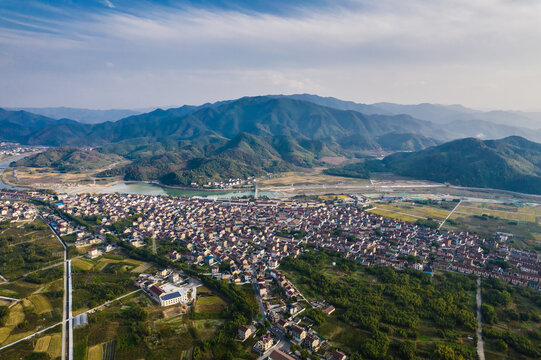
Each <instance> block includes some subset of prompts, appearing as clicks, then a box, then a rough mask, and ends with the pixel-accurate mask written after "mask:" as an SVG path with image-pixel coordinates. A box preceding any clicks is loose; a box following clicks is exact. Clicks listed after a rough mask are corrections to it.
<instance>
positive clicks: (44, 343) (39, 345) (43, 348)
mask: <svg viewBox="0 0 541 360" xmlns="http://www.w3.org/2000/svg"><path fill="white" fill-rule="evenodd" d="M51 338H52V336H49V335H46V336H43V337H40V338H39V339H38V341H36V346H34V352H47V350H48V349H49V344H50V343H51Z"/></svg>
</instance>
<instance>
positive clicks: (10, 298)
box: [0, 296, 21, 302]
mask: <svg viewBox="0 0 541 360" xmlns="http://www.w3.org/2000/svg"><path fill="white" fill-rule="evenodd" d="M0 299H1V300H9V301H17V302H18V301H21V299H15V298H12V297H8V296H0Z"/></svg>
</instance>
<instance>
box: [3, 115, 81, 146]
mask: <svg viewBox="0 0 541 360" xmlns="http://www.w3.org/2000/svg"><path fill="white" fill-rule="evenodd" d="M68 124H69V126H77V125H78V123H77V122H76V121H73V120H68V119H62V120H56V119H51V118H48V117H46V116H41V115H36V114H33V113H29V112H27V111H22V110H20V111H8V110H4V109H1V108H0V141H2V140H3V141H14V142H23V143H24V142H26V139H27V138H28V137H30V136H31V135H32V134H34V133H35V132H36V131H39V130H40V129H43V128H47V127H49V128H52V127H56V126H59V125H68Z"/></svg>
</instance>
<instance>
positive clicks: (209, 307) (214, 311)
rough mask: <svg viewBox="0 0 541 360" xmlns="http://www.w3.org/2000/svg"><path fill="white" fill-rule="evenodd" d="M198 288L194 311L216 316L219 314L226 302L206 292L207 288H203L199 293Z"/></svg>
mask: <svg viewBox="0 0 541 360" xmlns="http://www.w3.org/2000/svg"><path fill="white" fill-rule="evenodd" d="M200 288H204V287H200ZM200 288H198V294H197V300H196V302H195V313H197V314H198V315H201V316H216V315H218V314H220V313H221V312H222V311H223V310H224V309H225V307H226V306H227V303H226V302H225V301H224V300H223V299H222V298H221V297H219V296H217V295H215V294H213V293H212V292H208V291H207V290H208V289H207V288H204V289H203V290H202V291H203V292H202V293H201V292H200V291H199V289H200Z"/></svg>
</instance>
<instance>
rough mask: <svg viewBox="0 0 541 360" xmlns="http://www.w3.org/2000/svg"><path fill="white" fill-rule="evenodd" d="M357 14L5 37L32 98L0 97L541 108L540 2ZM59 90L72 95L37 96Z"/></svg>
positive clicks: (366, 6)
mask: <svg viewBox="0 0 541 360" xmlns="http://www.w3.org/2000/svg"><path fill="white" fill-rule="evenodd" d="M352 3H354V6H349V7H347V8H346V7H345V6H344V7H338V6H335V7H331V8H325V9H319V10H318V9H315V10H314V9H312V10H304V11H301V12H299V13H297V14H296V16H295V17H284V16H278V15H269V14H257V13H241V12H235V11H226V10H220V11H218V10H216V11H210V10H198V9H193V8H188V9H186V8H184V9H178V8H163V7H153V8H149V9H144V11H141V12H140V13H137V12H134V13H131V14H126V13H122V12H118V11H116V12H105V13H101V14H96V15H94V16H92V17H91V18H90V20H81V21H73V22H70V23H65V24H63V25H62V28H61V30H62V35H54V34H43V33H41V34H36V33H28V32H21V31H17V32H15V31H3V32H2V34H0V46H2V47H3V51H4V52H8V53H10V54H11V56H10V58H11V59H12V61H10V62H9V63H8V64H7V65H6V66H3V67H2V68H0V76H2V77H8V78H12V77H13V78H18V79H19V81H18V82H17V81H13V82H12V83H10V84H11V85H10V86H14V87H19V88H21V87H23V86H26V87H25V89H26V91H24V92H23V91H21V93H23V95H22V96H20V97H15V96H14V95H12V94H15V93H17V91H10V90H9V89H5V87H4V89H0V98H2V99H3V101H5V102H6V105H12V106H15V105H35V106H38V105H39V106H42V105H43V106H45V105H60V104H63V105H74V104H76V105H77V106H97V107H103V106H104V104H107V106H112V107H115V106H122V107H125V106H141V105H142V104H144V105H145V106H146V105H159V104H173V103H176V104H182V103H184V102H191V103H201V102H205V101H207V100H213V99H225V98H232V97H235V96H242V95H255V94H263V93H269V92H283V93H287V92H312V93H321V94H322V95H331V96H338V97H343V98H347V99H351V100H355V101H362V102H372V101H373V102H375V101H396V102H415V103H418V102H425V101H430V102H440V103H463V104H465V105H469V106H479V107H493V108H506V107H507V108H520V107H538V100H537V96H536V95H535V94H539V93H540V92H541V69H540V68H539V66H538V64H539V63H541V47H540V46H539V44H540V43H541V21H539V19H540V18H541V2H537V1H533V0H521V1H511V0H476V1H466V0H455V1H452V2H450V1H445V0H431V1H429V0H411V1H407V2H404V1H400V0H380V1H378V2H373V1H353V2H352ZM111 5H113V4H111ZM113 6H114V5H113ZM108 63H111V64H114V67H112V66H106V67H105V68H104V67H103V64H108ZM51 79H54V82H55V83H56V84H59V83H61V84H64V85H63V86H62V87H61V88H60V87H58V88H55V89H53V91H48V92H46V93H38V92H39V89H40V88H47V86H49V85H50V83H47V82H48V81H52V80H51ZM97 79H99V80H100V81H99V82H97ZM40 81H43V82H44V83H43V84H37V82H40ZM25 83H26V85H24V84H25ZM30 83H34V86H28V85H30ZM28 89H31V90H28ZM32 89H34V90H32Z"/></svg>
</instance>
